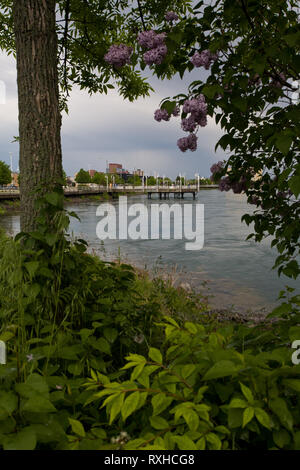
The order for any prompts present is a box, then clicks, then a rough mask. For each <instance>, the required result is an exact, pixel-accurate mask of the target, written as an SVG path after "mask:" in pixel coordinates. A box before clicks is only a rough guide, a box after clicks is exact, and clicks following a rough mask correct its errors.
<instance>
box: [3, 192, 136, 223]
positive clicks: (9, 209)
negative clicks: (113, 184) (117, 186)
mask: <svg viewBox="0 0 300 470" xmlns="http://www.w3.org/2000/svg"><path fill="white" fill-rule="evenodd" d="M124 195H126V196H134V195H135V193H134V192H133V193H118V195H117V196H118V197H119V196H124ZM89 200H90V201H99V202H101V201H107V200H114V198H113V197H112V196H111V195H109V194H107V193H103V194H97V195H95V194H92V195H81V196H74V197H72V196H68V197H65V198H64V201H65V203H73V202H79V203H80V202H81V201H82V202H84V201H89ZM14 212H16V213H18V212H20V200H19V199H13V200H6V199H3V200H1V201H0V217H1V216H2V215H6V214H10V213H14Z"/></svg>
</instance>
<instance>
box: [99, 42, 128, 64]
mask: <svg viewBox="0 0 300 470" xmlns="http://www.w3.org/2000/svg"><path fill="white" fill-rule="evenodd" d="M132 50H133V49H132V47H129V46H126V45H125V44H119V45H117V44H113V45H112V46H110V48H109V51H108V53H107V54H105V56H104V60H105V61H106V62H107V63H108V64H110V65H114V66H115V67H117V68H120V67H123V66H124V65H126V64H130V56H131V54H132Z"/></svg>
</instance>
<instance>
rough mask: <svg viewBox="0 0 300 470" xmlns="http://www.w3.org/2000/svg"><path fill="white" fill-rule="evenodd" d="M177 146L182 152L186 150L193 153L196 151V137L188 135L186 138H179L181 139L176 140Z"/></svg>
mask: <svg viewBox="0 0 300 470" xmlns="http://www.w3.org/2000/svg"><path fill="white" fill-rule="evenodd" d="M177 145H178V147H179V148H180V150H181V151H182V152H186V151H187V150H191V151H192V152H194V151H195V150H196V149H197V136H196V135H195V134H190V135H188V136H187V137H181V139H178V140H177Z"/></svg>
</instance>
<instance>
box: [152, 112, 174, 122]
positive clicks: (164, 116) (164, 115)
mask: <svg viewBox="0 0 300 470" xmlns="http://www.w3.org/2000/svg"><path fill="white" fill-rule="evenodd" d="M154 119H155V121H158V122H160V121H169V120H170V115H169V113H168V111H167V110H166V109H157V110H156V111H155V112H154Z"/></svg>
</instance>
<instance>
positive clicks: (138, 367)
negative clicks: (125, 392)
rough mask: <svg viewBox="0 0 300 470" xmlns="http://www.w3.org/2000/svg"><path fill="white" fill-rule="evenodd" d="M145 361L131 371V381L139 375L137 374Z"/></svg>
mask: <svg viewBox="0 0 300 470" xmlns="http://www.w3.org/2000/svg"><path fill="white" fill-rule="evenodd" d="M145 365H146V363H145V362H144V363H143V364H138V365H137V366H136V367H135V368H134V369H133V371H132V373H131V376H130V380H131V381H132V382H133V381H134V380H135V379H137V378H138V377H139V375H140V374H141V373H142V372H143V369H144V367H145Z"/></svg>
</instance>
